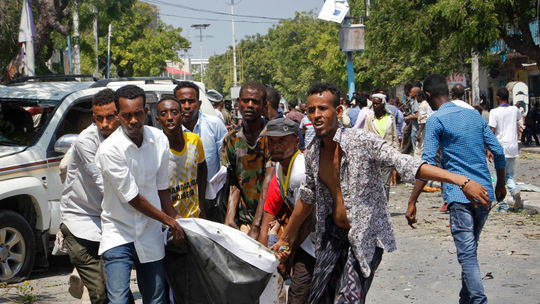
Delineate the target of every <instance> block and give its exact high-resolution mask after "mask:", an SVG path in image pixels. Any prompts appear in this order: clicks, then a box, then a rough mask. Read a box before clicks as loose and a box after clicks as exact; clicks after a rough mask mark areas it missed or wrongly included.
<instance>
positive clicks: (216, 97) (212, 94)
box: [206, 90, 223, 103]
mask: <svg viewBox="0 0 540 304" xmlns="http://www.w3.org/2000/svg"><path fill="white" fill-rule="evenodd" d="M206 97H208V100H210V102H211V103H220V102H222V101H223V95H221V94H219V92H218V91H216V90H208V92H206Z"/></svg>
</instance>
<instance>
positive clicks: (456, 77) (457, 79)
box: [446, 73, 467, 88]
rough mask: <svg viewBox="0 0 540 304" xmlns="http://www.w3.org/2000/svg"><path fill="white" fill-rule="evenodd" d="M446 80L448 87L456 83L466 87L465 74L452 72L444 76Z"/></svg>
mask: <svg viewBox="0 0 540 304" xmlns="http://www.w3.org/2000/svg"><path fill="white" fill-rule="evenodd" d="M446 82H447V83H448V88H452V87H453V86H454V85H456V84H458V83H459V84H461V85H463V87H467V79H466V78H465V74H460V73H452V74H451V75H450V76H448V77H446Z"/></svg>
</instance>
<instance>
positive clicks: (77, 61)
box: [73, 1, 81, 75]
mask: <svg viewBox="0 0 540 304" xmlns="http://www.w3.org/2000/svg"><path fill="white" fill-rule="evenodd" d="M73 7H74V10H73V44H74V45H73V59H74V64H73V65H74V67H73V73H74V74H75V75H80V74H81V48H80V46H79V6H78V4H77V1H74V2H73Z"/></svg>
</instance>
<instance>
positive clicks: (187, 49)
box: [182, 46, 191, 81]
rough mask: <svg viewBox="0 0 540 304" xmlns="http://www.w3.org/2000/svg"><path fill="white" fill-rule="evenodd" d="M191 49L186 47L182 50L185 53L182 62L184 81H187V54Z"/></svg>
mask: <svg viewBox="0 0 540 304" xmlns="http://www.w3.org/2000/svg"><path fill="white" fill-rule="evenodd" d="M190 49H191V47H189V46H188V47H185V48H182V50H183V51H184V56H183V58H184V60H183V61H182V72H183V74H184V81H185V80H186V71H184V70H185V69H184V65H185V64H186V54H187V52H188V51H189V50H190Z"/></svg>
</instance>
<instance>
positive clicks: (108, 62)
mask: <svg viewBox="0 0 540 304" xmlns="http://www.w3.org/2000/svg"><path fill="white" fill-rule="evenodd" d="M111 36H112V24H110V23H109V35H107V38H108V39H109V47H108V50H107V79H109V78H111V77H110V75H111Z"/></svg>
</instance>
